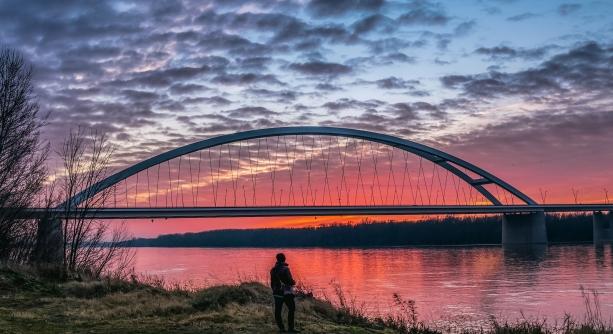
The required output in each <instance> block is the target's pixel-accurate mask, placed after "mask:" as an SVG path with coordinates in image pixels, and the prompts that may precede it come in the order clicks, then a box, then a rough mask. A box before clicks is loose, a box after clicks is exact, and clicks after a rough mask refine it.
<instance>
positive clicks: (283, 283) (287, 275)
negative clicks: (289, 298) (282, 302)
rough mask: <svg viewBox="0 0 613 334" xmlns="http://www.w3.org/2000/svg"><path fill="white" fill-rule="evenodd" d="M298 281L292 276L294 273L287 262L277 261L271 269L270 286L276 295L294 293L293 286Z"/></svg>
mask: <svg viewBox="0 0 613 334" xmlns="http://www.w3.org/2000/svg"><path fill="white" fill-rule="evenodd" d="M294 285H296V282H295V281H294V279H293V278H292V273H291V272H290V271H289V266H288V265H287V263H285V262H277V263H276V264H275V266H274V267H273V268H272V269H271V270H270V287H271V288H272V294H273V295H275V296H283V295H286V294H293V290H292V288H293V287H294Z"/></svg>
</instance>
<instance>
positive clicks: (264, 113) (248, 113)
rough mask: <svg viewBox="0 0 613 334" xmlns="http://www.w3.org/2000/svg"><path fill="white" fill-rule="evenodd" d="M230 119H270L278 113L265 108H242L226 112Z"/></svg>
mask: <svg viewBox="0 0 613 334" xmlns="http://www.w3.org/2000/svg"><path fill="white" fill-rule="evenodd" d="M224 113H225V114H227V115H228V116H229V117H236V118H253V117H270V116H275V115H277V114H278V113H277V112H274V111H272V110H270V109H268V108H264V107H251V106H249V107H241V108H237V109H232V110H226V111H224Z"/></svg>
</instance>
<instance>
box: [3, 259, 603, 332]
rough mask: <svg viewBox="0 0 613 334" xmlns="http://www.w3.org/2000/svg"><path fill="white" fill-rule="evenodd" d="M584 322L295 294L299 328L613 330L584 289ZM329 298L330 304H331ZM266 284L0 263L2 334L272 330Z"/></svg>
mask: <svg viewBox="0 0 613 334" xmlns="http://www.w3.org/2000/svg"><path fill="white" fill-rule="evenodd" d="M584 299H585V301H586V313H587V316H586V319H585V320H584V321H582V322H577V321H575V320H573V318H572V317H570V316H566V317H565V318H564V320H563V321H562V322H561V323H560V324H559V325H558V324H556V323H553V324H550V323H548V322H547V321H545V320H526V319H523V320H518V321H515V322H505V323H499V322H497V321H496V320H495V319H492V320H491V325H490V326H489V327H488V328H483V329H479V330H474V329H473V330H463V329H462V328H428V327H427V326H426V325H425V324H424V323H422V322H420V321H419V320H418V317H417V309H416V306H415V302H414V301H411V300H405V299H403V298H401V297H400V296H398V295H395V296H394V300H395V304H396V305H395V306H396V307H395V309H394V310H393V311H394V312H393V315H386V316H382V317H377V318H372V317H368V316H366V313H365V311H364V308H363V305H361V304H358V303H356V301H355V300H354V299H351V298H347V297H346V295H345V293H343V291H342V289H341V287H340V286H337V287H336V289H335V296H334V298H324V299H318V298H314V297H313V294H312V293H311V292H310V291H308V289H305V288H302V289H300V293H299V294H298V296H297V307H298V308H297V325H298V327H299V328H300V329H301V330H302V332H303V333H355V334H361V333H382V334H383V333H389V334H392V333H411V334H429V333H442V332H449V331H453V332H457V333H466V334H485V333H487V334H490V333H491V334H515V333H517V334H524V333H526V334H528V333H530V334H531V333H534V334H540V333H543V334H549V333H552V334H553V333H564V334H601V333H613V327H611V326H610V324H605V322H604V321H603V320H602V315H601V313H600V308H599V302H598V295H597V294H596V293H594V292H585V291H584ZM332 300H334V301H332ZM274 332H276V327H275V325H274V321H273V315H272V300H271V293H270V290H269V288H267V287H266V286H264V285H263V284H261V283H258V282H244V283H240V284H235V285H219V286H213V287H210V288H206V289H200V290H196V289H192V288H189V287H185V286H179V285H175V286H171V287H168V286H167V285H165V284H164V282H163V281H162V280H159V279H155V278H145V279H136V278H135V277H132V278H131V279H127V280H126V279H111V278H107V279H103V280H89V279H84V278H79V277H77V279H75V280H71V281H67V282H62V281H54V280H50V279H48V278H44V277H41V276H39V275H38V274H37V273H35V272H33V271H29V270H24V269H23V268H19V269H11V268H6V267H3V268H0V333H41V334H46V333H274Z"/></svg>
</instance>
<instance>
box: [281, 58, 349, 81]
mask: <svg viewBox="0 0 613 334" xmlns="http://www.w3.org/2000/svg"><path fill="white" fill-rule="evenodd" d="M289 69H291V70H293V71H296V72H298V73H301V74H304V75H312V76H327V77H336V76H339V75H344V74H349V73H351V71H352V69H351V67H349V66H347V65H343V64H338V63H327V62H323V61H309V62H305V63H292V64H290V65H289Z"/></svg>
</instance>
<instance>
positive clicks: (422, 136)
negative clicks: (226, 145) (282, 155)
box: [0, 0, 613, 202]
mask: <svg viewBox="0 0 613 334" xmlns="http://www.w3.org/2000/svg"><path fill="white" fill-rule="evenodd" d="M611 17H613V3H612V2H610V1H581V2H576V3H571V2H566V1H523V0H496V1H494V0H492V1H486V0H474V1H469V0H467V1H441V2H435V1H420V0H418V1H407V2H403V1H383V0H342V1H340V0H339V1H321V0H313V1H307V0H297V1H291V0H288V1H281V0H279V1H269V2H265V1H247V0H229V1H209V2H207V1H188V0H185V1H180V0H168V1H156V2H150V1H142V2H139V1H95V2H85V1H80V2H77V1H68V0H65V1H63V0H60V1H53V2H49V1H13V0H5V1H2V2H1V3H0V22H2V23H1V25H2V29H0V43H1V44H2V45H4V46H9V47H14V48H17V49H18V50H20V51H21V52H22V53H23V54H24V55H25V57H26V59H27V60H29V61H30V62H31V63H32V64H33V65H34V67H35V74H36V75H35V84H36V93H37V95H38V98H39V101H40V104H41V109H42V110H43V111H44V112H50V113H51V114H50V122H49V125H48V126H47V127H46V128H45V130H44V137H45V138H46V139H48V140H50V141H51V142H52V144H54V145H57V144H58V143H59V142H61V140H62V139H63V138H64V137H65V135H66V132H67V130H68V129H69V128H71V127H77V126H91V127H95V128H97V129H99V130H101V131H104V132H106V133H108V134H109V136H110V137H111V138H112V140H113V141H114V143H116V144H117V147H118V152H117V154H116V160H115V161H116V166H117V167H118V168H119V167H122V166H127V165H128V164H130V163H133V162H136V161H138V160H141V159H143V158H146V157H149V156H152V155H154V154H156V153H160V152H162V151H164V150H167V149H169V148H173V147H177V146H179V145H183V144H186V143H190V142H194V141H197V140H200V139H203V138H206V137H210V136H214V135H218V134H222V133H229V132H234V131H238V130H246V129H253V128H263V127H275V126H286V125H330V126H344V127H352V128H358V129H366V130H373V131H379V132H385V133H390V134H395V135H399V136H402V137H405V138H408V139H412V140H416V141H419V142H423V143H426V144H428V145H432V146H434V147H437V148H439V149H442V150H444V151H448V152H450V153H452V154H456V155H458V156H460V157H462V158H464V159H466V160H468V161H471V162H473V163H475V164H476V165H479V166H481V167H483V168H485V169H487V170H489V171H491V172H492V173H494V174H495V175H497V176H499V177H501V178H503V179H505V180H506V181H508V182H509V183H511V184H513V185H515V186H516V187H518V188H520V189H522V190H523V191H525V192H526V193H527V194H529V195H530V196H532V197H533V198H535V199H541V198H542V196H541V195H540V194H541V192H543V191H547V201H548V202H562V201H568V202H572V201H574V200H573V196H572V191H571V189H572V188H574V189H575V190H576V191H577V192H578V194H579V195H578V196H579V199H580V201H583V202H588V201H602V200H604V196H605V195H604V193H605V190H604V189H605V188H608V189H610V190H611V192H612V193H613V176H612V174H611V169H612V167H613V150H612V149H611V148H612V147H613V101H612V100H613V98H612V95H611V91H612V89H613V40H612V37H611V36H613V20H611ZM612 197H613V196H612Z"/></svg>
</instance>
